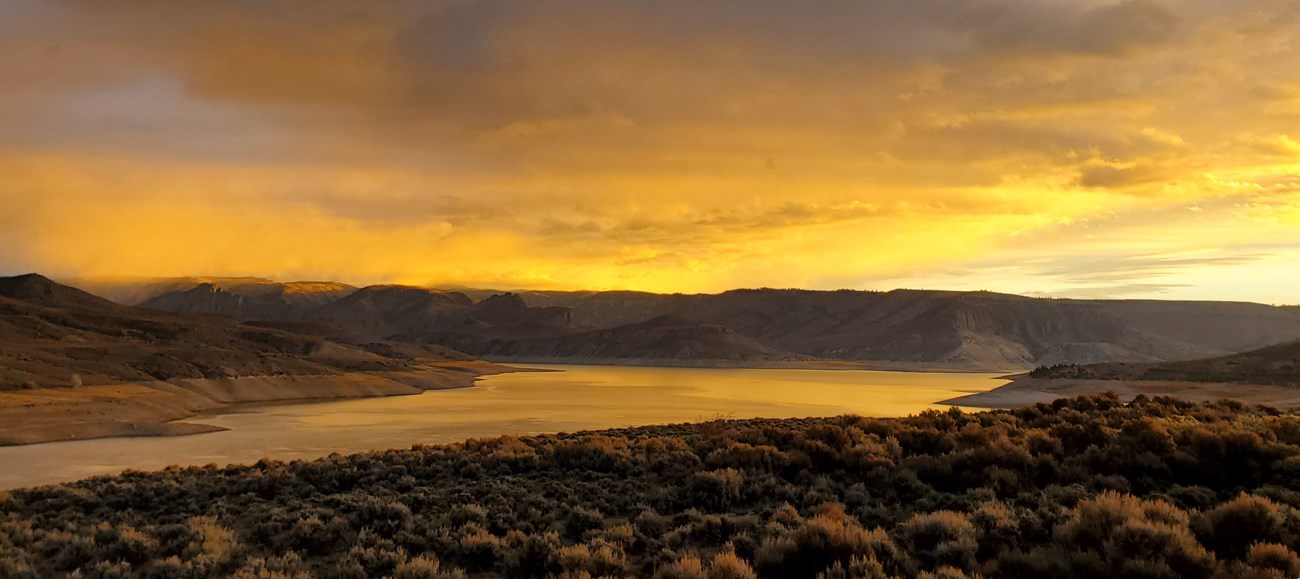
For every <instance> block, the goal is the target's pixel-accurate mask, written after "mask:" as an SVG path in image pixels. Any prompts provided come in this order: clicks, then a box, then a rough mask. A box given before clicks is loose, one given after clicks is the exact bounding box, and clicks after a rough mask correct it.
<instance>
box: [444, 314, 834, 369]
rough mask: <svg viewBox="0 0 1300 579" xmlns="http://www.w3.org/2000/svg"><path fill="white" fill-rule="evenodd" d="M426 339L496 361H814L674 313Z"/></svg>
mask: <svg viewBox="0 0 1300 579" xmlns="http://www.w3.org/2000/svg"><path fill="white" fill-rule="evenodd" d="M422 338H423V339H425V340H428V341H430V342H432V343H436V344H441V345H443V346H446V347H449V348H454V349H456V350H459V351H462V352H467V353H471V354H473V355H476V356H485V357H489V358H491V359H497V358H507V359H511V358H515V359H533V360H545V359H564V360H620V359H640V360H653V361H687V360H714V361H723V360H725V361H733V362H758V361H796V360H807V359H809V357H808V356H802V355H799V354H793V353H790V352H783V351H780V350H777V349H775V348H771V347H768V346H764V345H763V344H760V343H758V342H755V341H754V340H751V339H749V338H747V337H745V336H743V335H741V334H739V333H737V332H736V331H735V330H732V329H730V328H726V327H724V326H716V325H707V324H699V323H696V322H692V321H689V320H684V319H681V318H674V317H671V316H661V317H658V318H655V319H653V320H649V321H646V322H640V323H636V324H628V325H624V326H619V327H616V328H608V329H603V330H589V331H581V332H573V333H568V334H563V335H559V336H533V337H524V338H499V337H498V338H485V337H482V336H480V335H475V334H468V333H456V332H433V333H427V334H425V335H423V336H422Z"/></svg>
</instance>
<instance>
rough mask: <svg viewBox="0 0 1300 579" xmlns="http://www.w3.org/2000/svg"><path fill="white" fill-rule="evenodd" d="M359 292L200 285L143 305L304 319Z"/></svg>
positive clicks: (313, 285)
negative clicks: (323, 307) (313, 312)
mask: <svg viewBox="0 0 1300 579" xmlns="http://www.w3.org/2000/svg"><path fill="white" fill-rule="evenodd" d="M355 291H357V288H355V287H352V286H350V285H346V284H340V283H333V282H289V283H276V282H266V283H262V282H254V283H232V284H229V285H219V284H217V283H200V284H198V285H196V286H194V287H192V288H190V289H186V290H176V291H171V292H168V293H164V294H161V295H158V296H154V297H153V298H150V299H148V300H146V301H144V302H143V303H141V304H139V305H140V307H145V308H152V309H157V310H165V311H169V312H175V313H182V314H215V315H223V316H231V317H235V318H245V319H264V320H300V319H303V318H304V317H306V316H307V314H308V313H309V312H311V311H313V310H315V309H316V308H319V307H320V306H324V305H328V304H332V303H336V302H337V301H338V300H340V299H343V298H346V297H348V296H350V295H352V293H353V292H355Z"/></svg>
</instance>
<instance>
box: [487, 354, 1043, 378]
mask: <svg viewBox="0 0 1300 579" xmlns="http://www.w3.org/2000/svg"><path fill="white" fill-rule="evenodd" d="M483 359H484V360H486V361H489V362H493V363H498V364H539V365H548V366H622V367H627V366H632V367H635V366H642V367H646V368H693V369H709V368H718V369H724V370H862V371H869V372H920V373H931V374H1007V375H1014V374H1019V373H1022V372H1025V371H1026V369H1023V368H970V367H963V366H955V365H944V364H930V363H924V362H889V361H846V360H689V359H665V358H539V357H533V356H486V357H484V358H483Z"/></svg>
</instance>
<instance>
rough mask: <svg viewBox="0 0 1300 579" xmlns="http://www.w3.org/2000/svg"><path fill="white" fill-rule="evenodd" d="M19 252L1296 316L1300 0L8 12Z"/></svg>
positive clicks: (7, 260) (698, 1)
mask: <svg viewBox="0 0 1300 579" xmlns="http://www.w3.org/2000/svg"><path fill="white" fill-rule="evenodd" d="M0 248H3V249H2V250H0V273H5V274H11V273H22V272H26V271H39V272H42V273H45V274H47V275H52V276H63V277H72V276H103V275H114V276H173V275H198V274H202V275H256V276H267V277H273V278H277V279H282V280H290V279H331V280H338V281H345V282H350V283H354V284H366V283H379V282H384V283H388V282H397V283H411V284H422V285H441V286H449V285H460V286H475V287H491V288H534V289H640V290H649V291H659V292H677V291H681V292H703V291H719V290H725V289H730V288H736V287H758V286H771V287H804V288H814V289H834V288H864V289H891V288H895V287H909V288H918V287H925V288H936V289H989V290H995V291H1004V292H1012V293H1022V294H1032V295H1052V296H1058V297H1115V298H1129V297H1155V298H1170V299H1172V298H1205V299H1234V300H1252V301H1262V302H1269V303H1300V2H1297V1H1296V0H1120V1H1114V0H962V1H954V0H906V1H904V0H799V1H794V0H780V1H777V0H458V1H445V0H419V1H406V0H224V1H214V0H2V1H0Z"/></svg>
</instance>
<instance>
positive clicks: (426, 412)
mask: <svg viewBox="0 0 1300 579" xmlns="http://www.w3.org/2000/svg"><path fill="white" fill-rule="evenodd" d="M538 368H544V369H548V370H557V371H555V372H528V373H517V374H504V375H500V376H492V377H489V378H486V379H485V380H483V381H482V382H480V383H479V385H478V386H477V387H475V388H467V389H462V390H444V391H434V392H426V393H424V394H420V395H417V396H400V397H391V398H371V399H364V400H347V401H339V402H324V403H315V404H299V405H290V406H258V407H244V408H242V409H239V410H237V411H235V412H229V413H225V414H220V415H214V416H204V417H199V418H195V419H191V420H190V421H191V422H202V423H205V424H214V425H218V426H223V427H226V428H229V429H230V430H229V431H227V432H217V433H210V434H200V435H194V436H185V437H173V438H110V439H101V440H87V441H77V442H56V443H49V444H40V445H34V446H22V447H7V448H0V464H3V465H5V466H4V468H3V469H0V488H15V487H21V486H31V485H37V484H47V483H53V482H59V481H67V480H76V479H79V478H84V477H87V476H93V475H97V474H108V473H115V472H120V471H122V470H124V469H127V468H132V469H158V468H162V467H164V466H167V465H170V464H181V465H202V464H209V463H216V464H222V465H224V464H228V463H250V462H255V461H257V460H258V459H260V458H263V457H272V458H277V459H282V460H289V459H309V458H316V457H320V456H325V455H327V454H329V453H331V452H342V453H348V452H361V451H367V450H381V449H387V448H405V447H409V446H411V445H413V444H429V443H446V442H455V441H459V440H464V439H466V438H471V437H490V436H499V435H502V434H520V435H523V434H538V433H545V432H565V431H568V432H572V431H576V430H589V429H599V428H614V427H624V426H636V425H642V424H661V423H670V422H686V421H699V420H707V419H712V418H718V417H730V418H752V417H772V418H790V417H803V416H833V415H839V414H861V415H866V416H905V415H908V414H913V413H916V412H919V411H922V410H925V409H927V408H935V407H936V406H934V402H936V401H939V400H944V399H948V398H953V397H956V396H960V395H962V394H967V393H970V392H974V391H983V390H989V389H992V388H996V387H998V386H1001V385H1002V384H1004V383H1005V381H1003V380H998V379H997V378H996V376H995V375H991V374H928V373H906V372H867V371H830V370H747V369H695V368H690V369H686V368H642V367H612V366H538ZM20 465H21V466H20Z"/></svg>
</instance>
